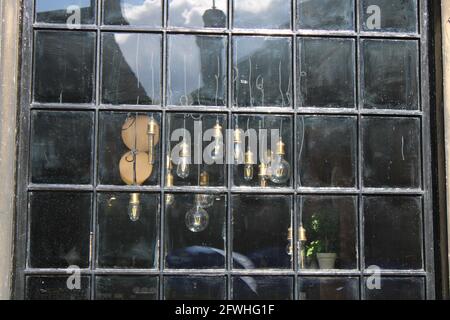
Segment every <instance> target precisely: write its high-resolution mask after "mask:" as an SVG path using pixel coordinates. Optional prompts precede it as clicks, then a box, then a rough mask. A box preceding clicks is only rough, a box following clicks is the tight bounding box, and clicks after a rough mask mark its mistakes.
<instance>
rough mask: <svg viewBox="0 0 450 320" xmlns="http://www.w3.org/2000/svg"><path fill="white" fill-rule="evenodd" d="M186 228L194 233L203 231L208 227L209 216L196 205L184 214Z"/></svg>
mask: <svg viewBox="0 0 450 320" xmlns="http://www.w3.org/2000/svg"><path fill="white" fill-rule="evenodd" d="M185 220H186V227H187V228H188V229H189V230H190V231H191V232H194V233H198V232H202V231H205V230H206V228H208V225H209V214H208V212H206V210H205V209H203V208H202V207H200V206H198V205H196V206H195V207H194V208H192V209H191V210H189V211H188V212H187V213H186V219H185Z"/></svg>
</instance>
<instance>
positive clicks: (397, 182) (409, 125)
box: [362, 117, 422, 188]
mask: <svg viewBox="0 0 450 320" xmlns="http://www.w3.org/2000/svg"><path fill="white" fill-rule="evenodd" d="M362 129H363V130H362V131H363V137H362V139H363V178H364V179H363V182H364V186H365V187H371V188H420V186H421V180H422V179H421V159H420V157H421V152H420V120H419V119H415V118H382V117H363V119H362Z"/></svg>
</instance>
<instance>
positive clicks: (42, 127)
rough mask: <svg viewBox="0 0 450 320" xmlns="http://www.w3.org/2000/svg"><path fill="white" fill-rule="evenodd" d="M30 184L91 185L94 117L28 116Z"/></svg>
mask: <svg viewBox="0 0 450 320" xmlns="http://www.w3.org/2000/svg"><path fill="white" fill-rule="evenodd" d="M31 127H32V133H31V181H32V182H33V183H46V184H58V183H59V184H89V183H91V172H92V157H93V150H92V149H93V146H92V144H93V133H94V113H93V112H86V111H83V112H75V111H64V112H55V111H33V112H32V113H31Z"/></svg>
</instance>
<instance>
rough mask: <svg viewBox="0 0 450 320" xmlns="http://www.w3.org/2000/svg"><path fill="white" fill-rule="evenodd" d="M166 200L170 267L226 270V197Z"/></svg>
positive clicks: (166, 257)
mask: <svg viewBox="0 0 450 320" xmlns="http://www.w3.org/2000/svg"><path fill="white" fill-rule="evenodd" d="M165 200H166V201H165V203H166V211H165V217H166V220H165V221H166V225H165V229H164V230H165V259H166V260H165V264H166V267H167V268H171V269H216V268H225V261H226V252H225V240H226V225H225V221H226V212H227V211H226V209H227V206H226V197H225V196H221V195H213V194H192V195H190V194H181V195H178V194H176V195H174V194H166V198H165Z"/></svg>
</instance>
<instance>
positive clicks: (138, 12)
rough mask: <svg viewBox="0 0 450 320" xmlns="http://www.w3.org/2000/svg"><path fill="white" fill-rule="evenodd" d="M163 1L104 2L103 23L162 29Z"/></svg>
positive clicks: (107, 0)
mask: <svg viewBox="0 0 450 320" xmlns="http://www.w3.org/2000/svg"><path fill="white" fill-rule="evenodd" d="M161 22H162V0H103V23H104V24H107V25H130V26H146V27H161Z"/></svg>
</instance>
